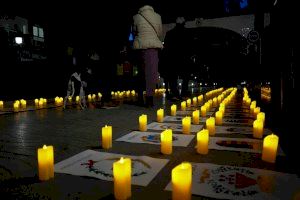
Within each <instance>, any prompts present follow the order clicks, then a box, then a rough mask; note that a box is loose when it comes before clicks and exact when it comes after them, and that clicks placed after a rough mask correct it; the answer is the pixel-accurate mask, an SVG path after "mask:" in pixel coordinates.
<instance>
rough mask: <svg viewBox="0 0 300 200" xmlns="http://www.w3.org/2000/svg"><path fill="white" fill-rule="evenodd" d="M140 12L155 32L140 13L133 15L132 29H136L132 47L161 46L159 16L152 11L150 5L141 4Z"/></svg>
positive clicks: (160, 22)
mask: <svg viewBox="0 0 300 200" xmlns="http://www.w3.org/2000/svg"><path fill="white" fill-rule="evenodd" d="M138 13H140V14H142V15H143V16H144V17H145V18H147V19H148V21H149V22H150V23H151V24H152V25H153V26H154V28H155V30H156V32H157V34H156V33H155V31H154V29H153V28H152V26H151V25H150V24H149V23H148V22H147V20H145V19H144V17H142V16H141V15H140V14H136V15H134V16H133V22H134V26H133V30H134V31H136V33H137V35H136V36H135V39H134V42H133V48H134V49H148V48H160V49H161V48H163V44H162V42H161V39H162V21H161V16H160V15H159V14H157V13H156V12H154V9H153V8H152V7H151V6H148V5H146V6H143V7H142V8H140V9H139V12H138Z"/></svg>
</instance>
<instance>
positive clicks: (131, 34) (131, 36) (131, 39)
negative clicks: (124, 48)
mask: <svg viewBox="0 0 300 200" xmlns="http://www.w3.org/2000/svg"><path fill="white" fill-rule="evenodd" d="M128 40H129V41H130V42H131V41H133V40H134V36H133V33H130V34H129V37H128Z"/></svg>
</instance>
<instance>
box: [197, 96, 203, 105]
mask: <svg viewBox="0 0 300 200" xmlns="http://www.w3.org/2000/svg"><path fill="white" fill-rule="evenodd" d="M197 99H198V104H201V103H202V101H203V95H199V96H198V97H197Z"/></svg>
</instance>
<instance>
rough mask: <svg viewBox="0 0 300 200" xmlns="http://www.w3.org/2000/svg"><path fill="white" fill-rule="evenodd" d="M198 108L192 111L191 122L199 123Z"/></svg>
mask: <svg viewBox="0 0 300 200" xmlns="http://www.w3.org/2000/svg"><path fill="white" fill-rule="evenodd" d="M199 113H200V112H199V110H195V111H193V124H199V123H200V120H199V115H200V114H199Z"/></svg>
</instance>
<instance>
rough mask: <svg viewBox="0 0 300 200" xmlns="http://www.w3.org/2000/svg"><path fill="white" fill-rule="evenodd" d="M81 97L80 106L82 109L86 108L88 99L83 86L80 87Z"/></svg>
mask: <svg viewBox="0 0 300 200" xmlns="http://www.w3.org/2000/svg"><path fill="white" fill-rule="evenodd" d="M79 98H80V101H79V102H80V104H79V105H80V106H81V108H82V109H84V108H86V107H87V105H86V99H85V91H84V89H83V87H81V88H80V93H79Z"/></svg>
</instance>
